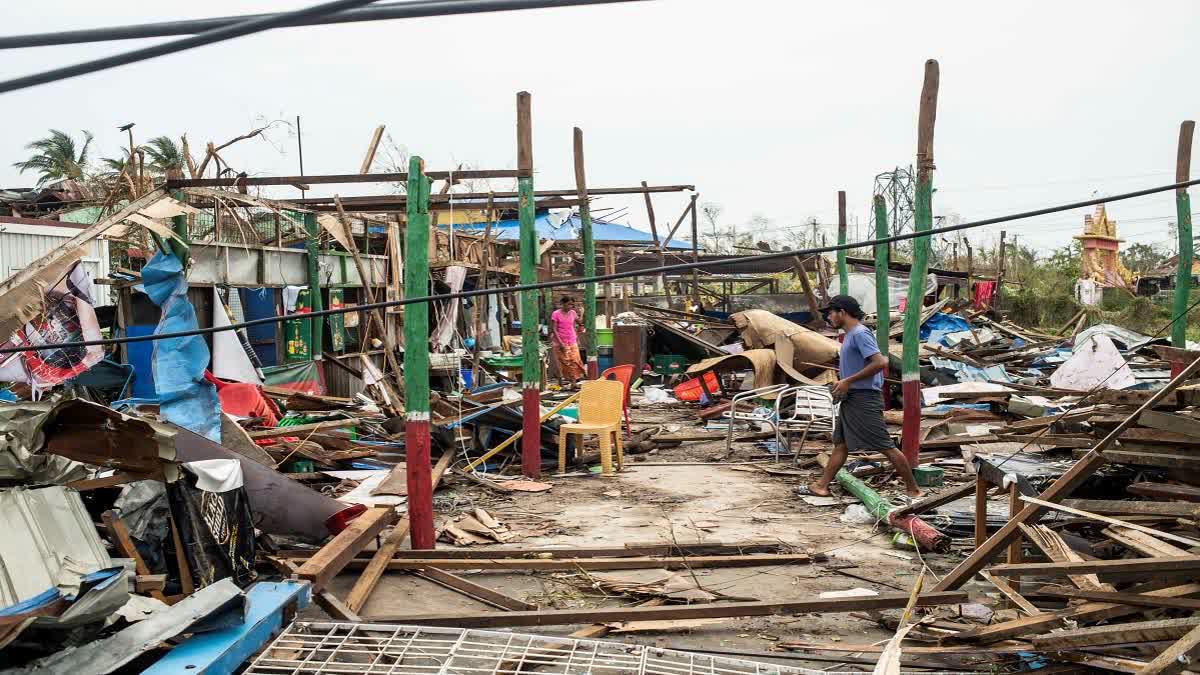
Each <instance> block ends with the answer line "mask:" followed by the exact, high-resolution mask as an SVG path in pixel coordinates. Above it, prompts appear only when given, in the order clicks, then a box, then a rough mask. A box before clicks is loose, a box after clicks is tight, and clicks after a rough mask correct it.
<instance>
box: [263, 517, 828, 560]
mask: <svg viewBox="0 0 1200 675" xmlns="http://www.w3.org/2000/svg"><path fill="white" fill-rule="evenodd" d="M402 523H403V521H401V524H402ZM399 526H400V525H399V524H398V525H397V527H399ZM393 531H395V530H393ZM791 549H792V547H790V546H788V545H787V544H783V543H780V542H779V541H771V540H761V541H759V540H754V541H742V542H731V543H720V542H713V543H690V544H688V543H673V542H630V543H627V544H625V545H624V546H594V547H593V546H569V547H561V548H559V547H553V548H546V547H537V548H506V547H504V548H502V547H495V546H487V547H477V548H457V549H437V550H433V551H405V552H404V555H403V557H405V558H411V559H415V560H421V559H427V558H433V559H443V558H445V559H459V558H461V559H484V560H504V559H510V558H531V557H536V558H541V559H559V558H635V557H651V556H695V555H714V556H715V555H749V554H753V553H786V552H788V551H790V550H791ZM279 555H280V556H282V557H284V558H308V557H310V556H312V551H306V550H302V549H289V550H285V551H280V552H279ZM359 559H360V560H361V559H363V558H362V556H361V555H360V557H359ZM815 559H816V560H820V557H819V556H818V557H817V558H815Z"/></svg>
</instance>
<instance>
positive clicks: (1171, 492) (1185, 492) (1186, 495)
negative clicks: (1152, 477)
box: [1125, 482, 1200, 502]
mask: <svg viewBox="0 0 1200 675" xmlns="http://www.w3.org/2000/svg"><path fill="white" fill-rule="evenodd" d="M1125 491H1126V492H1128V493H1129V494H1132V495H1137V496H1139V497H1152V498H1154V499H1178V500H1181V501H1185V502H1200V487H1192V486H1191V485H1172V484H1170V483H1149V482H1139V483H1130V484H1129V485H1128V486H1127V487H1126V488H1125Z"/></svg>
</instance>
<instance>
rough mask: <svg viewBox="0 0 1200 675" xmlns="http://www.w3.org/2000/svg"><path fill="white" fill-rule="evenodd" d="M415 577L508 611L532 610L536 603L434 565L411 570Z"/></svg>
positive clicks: (534, 608) (535, 607)
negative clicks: (517, 597)
mask: <svg viewBox="0 0 1200 675" xmlns="http://www.w3.org/2000/svg"><path fill="white" fill-rule="evenodd" d="M412 575H413V576H415V577H420V578H422V579H425V580H426V581H431V582H433V583H435V584H437V585H438V586H441V587H443V588H448V589H450V590H452V591H454V592H456V593H460V594H462V595H465V596H467V597H468V598H471V599H472V600H476V601H478V602H482V603H483V604H485V605H491V606H492V607H495V608H497V609H504V610H509V611H518V612H519V611H526V612H528V611H533V610H536V609H537V605H534V604H530V603H528V602H525V601H524V600H518V599H516V598H514V597H511V596H508V595H505V594H503V593H501V592H500V591H496V590H493V589H491V588H488V587H487V586H483V585H480V584H477V583H475V582H474V581H471V580H470V579H466V578H463V577H460V576H458V575H456V574H451V573H449V572H447V571H445V570H440V569H438V568H436V567H428V568H425V569H423V570H419V571H415V572H412Z"/></svg>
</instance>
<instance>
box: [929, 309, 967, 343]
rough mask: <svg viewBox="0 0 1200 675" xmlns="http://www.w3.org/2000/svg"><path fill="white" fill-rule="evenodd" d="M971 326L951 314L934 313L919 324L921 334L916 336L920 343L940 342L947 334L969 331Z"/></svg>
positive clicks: (964, 320)
mask: <svg viewBox="0 0 1200 675" xmlns="http://www.w3.org/2000/svg"><path fill="white" fill-rule="evenodd" d="M970 329H971V324H969V323H967V320H966V319H964V318H962V317H960V316H954V315H951V314H945V313H943V312H934V313H933V315H932V316H930V317H929V318H928V319H926V320H925V323H923V324H921V332H920V333H919V334H918V335H919V337H920V338H921V342H929V341H930V340H933V341H934V342H942V337H943V336H945V335H948V334H949V333H958V332H960V331H964V330H970Z"/></svg>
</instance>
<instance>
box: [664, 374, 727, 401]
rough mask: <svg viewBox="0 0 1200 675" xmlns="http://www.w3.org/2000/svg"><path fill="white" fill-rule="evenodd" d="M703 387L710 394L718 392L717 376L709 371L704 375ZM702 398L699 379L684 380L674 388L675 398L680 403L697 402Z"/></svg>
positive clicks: (702, 392)
mask: <svg viewBox="0 0 1200 675" xmlns="http://www.w3.org/2000/svg"><path fill="white" fill-rule="evenodd" d="M704 385H705V386H707V387H708V391H709V392H710V393H714V394H715V393H716V392H718V391H720V386H721V385H720V383H719V382H717V376H716V374H714V373H713V372H712V371H711V370H710V371H708V372H707V373H704ZM703 396H704V389H703V388H702V387H701V386H700V378H698V377H693V378H692V379H690V380H686V381H684V382H682V383H680V384H679V385H678V386H676V387H675V398H677V399H679V400H680V401H699V400H700V399H701V397H703Z"/></svg>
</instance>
